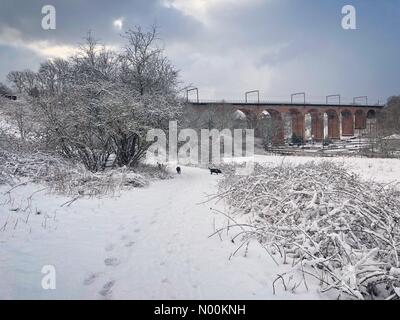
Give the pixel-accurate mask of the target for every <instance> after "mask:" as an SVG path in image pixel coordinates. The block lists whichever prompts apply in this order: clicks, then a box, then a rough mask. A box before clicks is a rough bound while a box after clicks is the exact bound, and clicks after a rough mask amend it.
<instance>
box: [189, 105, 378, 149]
mask: <svg viewBox="0 0 400 320" xmlns="http://www.w3.org/2000/svg"><path fill="white" fill-rule="evenodd" d="M191 105H192V106H193V107H194V108H195V109H198V110H199V111H206V110H208V109H210V108H216V107H218V108H219V109H222V110H226V111H229V110H230V111H241V112H243V113H244V114H245V115H246V118H247V120H248V121H258V120H259V119H261V118H262V117H265V115H266V114H269V116H270V117H271V119H272V120H273V121H274V123H275V124H276V127H277V138H276V140H277V141H276V143H277V144H282V143H283V142H284V123H283V119H284V116H285V114H289V115H290V116H291V127H292V133H293V134H295V135H296V136H297V137H301V138H303V139H304V138H305V129H306V124H305V118H306V115H308V114H309V115H310V116H311V135H312V136H313V139H314V141H322V140H323V139H324V138H325V137H324V128H325V123H324V119H325V118H327V127H328V132H327V137H328V138H329V139H331V140H339V139H341V137H342V136H344V137H346V136H349V137H350V136H354V135H355V130H357V129H359V130H363V129H366V128H367V119H376V117H377V115H378V113H379V112H380V111H381V110H382V109H383V107H384V106H382V105H375V106H372V105H360V104H345V105H343V104H340V105H334V104H312V103H304V104H299V103H247V102H245V103H229V102H205V103H203V102H191ZM221 107H222V108H221ZM325 114H326V115H327V117H325Z"/></svg>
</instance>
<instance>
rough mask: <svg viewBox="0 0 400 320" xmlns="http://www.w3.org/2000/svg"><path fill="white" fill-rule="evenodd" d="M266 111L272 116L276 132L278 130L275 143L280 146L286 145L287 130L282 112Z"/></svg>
mask: <svg viewBox="0 0 400 320" xmlns="http://www.w3.org/2000/svg"><path fill="white" fill-rule="evenodd" d="M264 111H267V112H268V113H269V114H270V116H271V120H272V124H273V127H274V130H276V135H275V137H274V143H275V144H278V145H279V144H284V143H285V129H284V126H283V117H282V112H280V111H277V110H274V109H265V110H264Z"/></svg>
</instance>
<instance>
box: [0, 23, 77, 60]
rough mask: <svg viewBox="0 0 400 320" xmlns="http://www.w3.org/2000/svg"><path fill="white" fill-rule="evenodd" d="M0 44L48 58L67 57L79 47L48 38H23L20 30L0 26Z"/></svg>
mask: <svg viewBox="0 0 400 320" xmlns="http://www.w3.org/2000/svg"><path fill="white" fill-rule="evenodd" d="M0 44H1V45H5V46H10V47H14V48H23V49H28V50H31V51H34V52H35V53H37V54H38V55H40V56H43V57H46V58H67V57H68V56H70V55H71V54H73V53H75V52H76V51H77V49H78V48H77V47H74V46H70V45H65V44H55V43H52V42H50V41H47V40H34V41H33V40H32V41H27V40H24V39H23V37H22V33H21V32H20V31H19V30H17V29H14V28H10V27H2V28H0Z"/></svg>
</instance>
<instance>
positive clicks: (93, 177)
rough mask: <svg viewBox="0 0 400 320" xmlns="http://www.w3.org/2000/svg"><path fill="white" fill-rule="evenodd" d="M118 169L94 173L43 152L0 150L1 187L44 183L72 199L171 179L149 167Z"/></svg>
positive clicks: (156, 169) (50, 188)
mask: <svg viewBox="0 0 400 320" xmlns="http://www.w3.org/2000/svg"><path fill="white" fill-rule="evenodd" d="M140 171H141V169H140V167H139V168H138V169H137V170H136V171H134V170H132V169H131V168H127V167H124V168H117V169H112V170H106V171H104V172H96V173H93V172H91V171H89V170H87V169H86V168H85V167H84V166H83V165H79V164H78V165H77V164H74V163H72V162H71V161H68V160H66V159H64V158H60V157H59V156H56V155H50V154H46V153H43V152H39V151H36V152H32V153H27V152H8V151H5V150H1V149H0V185H1V184H8V185H10V187H16V186H18V185H19V184H21V183H23V184H24V183H26V182H34V183H44V184H45V185H47V186H48V188H49V190H51V191H54V192H57V193H60V194H64V195H71V196H86V195H87V196H98V195H104V194H111V193H114V192H115V191H118V190H121V189H124V188H132V187H134V188H142V187H145V186H147V185H148V183H149V180H150V179H152V178H155V179H157V178H158V177H160V176H164V178H168V174H167V172H164V171H161V170H159V169H158V168H157V167H155V166H153V167H151V166H146V172H144V173H141V172H140Z"/></svg>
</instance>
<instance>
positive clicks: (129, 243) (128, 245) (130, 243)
mask: <svg viewBox="0 0 400 320" xmlns="http://www.w3.org/2000/svg"><path fill="white" fill-rule="evenodd" d="M134 244H135V241H130V242H128V243H126V244H125V247H132V246H133V245H134Z"/></svg>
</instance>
